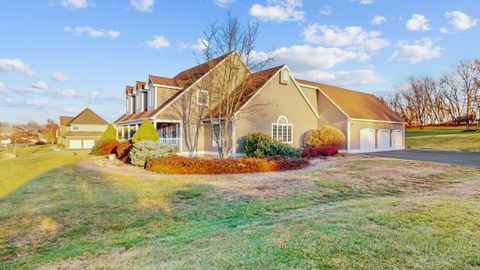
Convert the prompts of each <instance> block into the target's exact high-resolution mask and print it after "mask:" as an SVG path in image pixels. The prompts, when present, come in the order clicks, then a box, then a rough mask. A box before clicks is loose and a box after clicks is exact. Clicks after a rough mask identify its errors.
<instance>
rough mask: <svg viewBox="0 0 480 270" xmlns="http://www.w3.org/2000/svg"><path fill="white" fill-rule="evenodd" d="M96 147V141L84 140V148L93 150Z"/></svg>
mask: <svg viewBox="0 0 480 270" xmlns="http://www.w3.org/2000/svg"><path fill="white" fill-rule="evenodd" d="M94 145H95V140H83V148H84V149H91V148H92V147H93V146H94Z"/></svg>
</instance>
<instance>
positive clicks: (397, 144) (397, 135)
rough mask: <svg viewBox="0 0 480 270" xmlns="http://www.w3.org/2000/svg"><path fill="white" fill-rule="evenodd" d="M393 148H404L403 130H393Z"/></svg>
mask: <svg viewBox="0 0 480 270" xmlns="http://www.w3.org/2000/svg"><path fill="white" fill-rule="evenodd" d="M392 148H393V149H402V148H403V133H402V131H401V130H393V131H392Z"/></svg>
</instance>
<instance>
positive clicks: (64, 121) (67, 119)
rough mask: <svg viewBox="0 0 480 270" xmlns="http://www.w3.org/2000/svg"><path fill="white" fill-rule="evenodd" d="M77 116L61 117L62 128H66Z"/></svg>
mask: <svg viewBox="0 0 480 270" xmlns="http://www.w3.org/2000/svg"><path fill="white" fill-rule="evenodd" d="M73 118H75V116H60V126H66V125H67V124H68V123H69V122H70V121H72V120H73Z"/></svg>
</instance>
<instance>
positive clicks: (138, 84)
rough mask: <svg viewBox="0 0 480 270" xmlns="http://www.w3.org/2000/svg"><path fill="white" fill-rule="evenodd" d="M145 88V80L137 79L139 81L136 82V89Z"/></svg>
mask: <svg viewBox="0 0 480 270" xmlns="http://www.w3.org/2000/svg"><path fill="white" fill-rule="evenodd" d="M143 88H145V82H141V81H137V82H136V83H135V89H137V90H141V89H143Z"/></svg>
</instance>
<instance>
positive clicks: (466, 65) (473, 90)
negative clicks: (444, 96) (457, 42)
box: [454, 60, 479, 130]
mask: <svg viewBox="0 0 480 270" xmlns="http://www.w3.org/2000/svg"><path fill="white" fill-rule="evenodd" d="M454 72H455V73H456V74H457V76H458V78H459V84H460V87H461V91H462V92H463V95H464V99H465V113H466V124H467V130H470V120H471V118H472V106H473V105H474V103H475V98H476V97H477V96H478V90H479V86H478V83H477V82H478V75H479V72H478V70H477V68H476V66H475V63H474V62H473V61H467V60H464V61H461V62H460V63H459V64H458V66H457V67H456V68H455V71H454ZM473 112H475V110H473Z"/></svg>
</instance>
